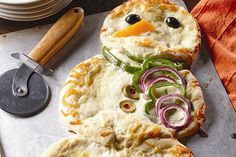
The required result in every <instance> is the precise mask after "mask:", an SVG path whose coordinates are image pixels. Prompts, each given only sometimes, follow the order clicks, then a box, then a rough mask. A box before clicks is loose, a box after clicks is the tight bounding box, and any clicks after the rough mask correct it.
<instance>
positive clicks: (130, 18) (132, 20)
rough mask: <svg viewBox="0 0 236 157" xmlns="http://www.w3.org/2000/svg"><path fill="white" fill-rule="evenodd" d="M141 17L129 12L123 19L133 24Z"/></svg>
mask: <svg viewBox="0 0 236 157" xmlns="http://www.w3.org/2000/svg"><path fill="white" fill-rule="evenodd" d="M140 20H141V18H140V17H139V16H138V15H136V14H130V15H128V16H127V17H126V18H125V21H126V22H127V23H129V24H135V23H137V22H139V21H140Z"/></svg>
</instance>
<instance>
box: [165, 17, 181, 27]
mask: <svg viewBox="0 0 236 157" xmlns="http://www.w3.org/2000/svg"><path fill="white" fill-rule="evenodd" d="M166 24H167V25H168V26H169V27H172V28H179V27H180V23H179V21H178V20H177V19H176V18H174V17H167V18H166Z"/></svg>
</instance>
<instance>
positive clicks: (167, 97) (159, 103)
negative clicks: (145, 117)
mask: <svg viewBox="0 0 236 157" xmlns="http://www.w3.org/2000/svg"><path fill="white" fill-rule="evenodd" d="M170 99H179V100H181V101H182V102H183V103H184V104H185V105H186V106H187V107H186V111H187V112H188V113H190V112H191V105H190V102H189V100H188V99H186V98H184V97H183V96H182V95H179V94H168V95H164V96H161V97H160V98H159V99H158V100H157V101H156V104H155V108H156V114H158V113H159V111H160V110H161V109H162V103H163V102H165V101H167V100H170Z"/></svg>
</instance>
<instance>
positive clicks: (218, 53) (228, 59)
mask: <svg viewBox="0 0 236 157" xmlns="http://www.w3.org/2000/svg"><path fill="white" fill-rule="evenodd" d="M192 14H193V16H194V17H195V18H196V19H197V20H198V22H199V24H200V27H201V30H202V31H203V36H204V37H205V38H206V40H207V43H208V48H209V49H210V53H211V57H212V61H213V63H214V65H215V68H216V71H217V72H218V74H219V76H220V79H221V81H222V82H223V84H224V86H225V88H226V91H227V93H228V95H229V98H230V100H231V102H232V104H233V106H234V109H235V111H236V0H201V1H200V2H199V3H198V4H197V5H196V6H195V8H194V9H193V10H192Z"/></svg>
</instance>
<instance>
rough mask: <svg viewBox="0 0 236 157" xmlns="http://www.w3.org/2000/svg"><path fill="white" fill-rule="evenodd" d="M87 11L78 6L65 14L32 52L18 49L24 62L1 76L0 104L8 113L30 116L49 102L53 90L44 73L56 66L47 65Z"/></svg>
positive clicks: (18, 55) (18, 57)
mask: <svg viewBox="0 0 236 157" xmlns="http://www.w3.org/2000/svg"><path fill="white" fill-rule="evenodd" d="M83 18H84V11H83V9H82V8H80V7H76V8H73V9H71V10H70V11H68V12H67V13H66V14H65V15H63V16H62V17H61V18H60V19H59V20H58V21H57V22H56V23H55V24H54V25H53V26H52V27H51V28H50V30H49V31H48V32H47V33H46V35H45V36H44V37H43V39H42V40H41V41H40V42H39V43H38V44H37V45H36V46H35V47H34V48H33V50H32V51H31V52H30V53H29V55H28V56H27V55H25V54H21V53H14V54H12V56H13V57H14V58H17V59H20V61H22V65H21V66H20V68H19V69H13V70H10V71H7V72H5V73H3V74H2V75H1V77H0V108H1V109H2V110H4V111H6V112H8V113H11V114H14V115H17V116H22V117H27V116H33V115H35V114H37V113H39V112H40V111H42V110H43V109H44V108H45V107H46V106H47V103H48V102H49V97H50V91H49V87H48V85H47V84H46V82H45V80H44V79H43V77H42V76H41V74H44V75H50V74H51V73H52V70H50V69H46V68H45V67H44V65H45V64H46V63H47V61H49V60H50V59H51V58H52V57H53V56H54V55H55V54H56V53H57V52H58V51H59V49H61V48H62V47H63V46H64V45H65V44H66V42H67V41H68V40H69V39H70V38H71V37H72V36H73V35H74V34H75V32H76V31H77V30H78V29H79V27H80V25H81V23H82V21H83Z"/></svg>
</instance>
